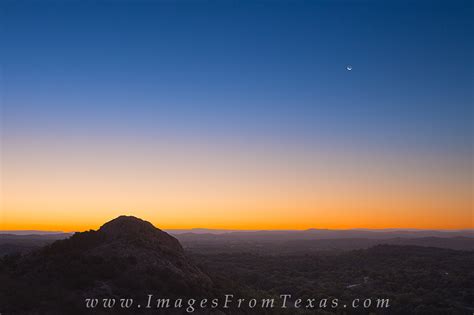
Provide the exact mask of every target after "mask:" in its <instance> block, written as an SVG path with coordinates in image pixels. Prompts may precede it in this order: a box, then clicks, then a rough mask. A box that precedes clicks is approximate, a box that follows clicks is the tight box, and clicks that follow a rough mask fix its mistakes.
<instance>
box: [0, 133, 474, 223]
mask: <svg viewBox="0 0 474 315" xmlns="http://www.w3.org/2000/svg"><path fill="white" fill-rule="evenodd" d="M63 140H64V139H63ZM63 140H62V139H55V140H54V141H53V140H51V139H48V141H44V142H42V141H36V142H34V143H25V141H27V140H25V139H16V141H12V142H6V144H7V146H6V147H7V150H5V152H4V154H3V158H4V161H3V174H2V179H3V183H2V191H3V194H2V195H3V197H2V211H1V215H0V230H29V229H38V230H59V231H82V230H88V229H97V228H98V227H99V226H100V225H102V224H103V223H105V222H107V221H109V220H111V219H113V218H115V217H117V216H119V215H123V214H125V215H134V216H137V217H140V218H142V219H144V220H147V221H150V222H152V223H153V224H154V225H155V226H157V227H159V228H161V229H188V228H216V229H247V230H263V229H296V230H298V229H308V228H328V229H350V228H424V229H467V228H473V212H472V210H473V196H472V176H471V173H470V171H469V166H470V162H469V161H458V160H451V159H450V158H446V157H443V158H440V157H436V156H431V155H428V154H426V155H422V154H421V153H419V152H418V153H416V154H414V153H411V152H405V153H400V154H399V155H397V156H393V155H389V154H381V153H380V152H379V153H378V155H374V154H373V153H367V152H362V151H357V150H354V149H351V150H349V148H347V150H346V151H341V150H335V149H334V148H332V147H330V146H325V145H323V144H321V146H319V148H318V150H315V149H311V150H310V149H307V148H299V147H296V146H294V147H291V150H288V149H287V147H283V146H282V147H278V146H274V147H271V148H262V147H259V146H247V147H245V146H243V145H240V146H238V145H234V146H230V145H227V144H222V143H216V144H203V143H199V145H197V144H195V145H191V144H189V143H184V144H183V143H180V142H179V141H177V140H175V141H170V142H167V143H159V142H158V143H155V146H154V147H150V146H147V145H144V144H139V143H133V142H127V145H124V144H123V142H122V143H120V144H119V143H114V142H113V141H108V142H100V141H97V142H95V143H94V142H92V143H87V142H81V141H79V140H78V141H74V142H73V143H74V145H70V144H68V143H66V142H65V141H64V142H63ZM71 143H72V142H71ZM101 143H107V145H105V146H104V145H101ZM170 143H173V145H171V144H170ZM57 148H61V150H59V149H57ZM157 148H160V149H157ZM84 152H88V153H87V154H86V153H84Z"/></svg>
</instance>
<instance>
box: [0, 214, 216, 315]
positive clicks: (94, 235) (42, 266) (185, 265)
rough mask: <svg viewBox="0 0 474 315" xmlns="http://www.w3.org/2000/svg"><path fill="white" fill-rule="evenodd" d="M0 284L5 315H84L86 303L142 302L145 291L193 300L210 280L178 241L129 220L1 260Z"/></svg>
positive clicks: (208, 289)
mask: <svg viewBox="0 0 474 315" xmlns="http://www.w3.org/2000/svg"><path fill="white" fill-rule="evenodd" d="M0 282H1V283H2V286H1V288H0V301H1V302H2V305H1V308H2V309H1V311H2V312H4V313H5V314H84V313H86V312H88V310H86V309H85V306H84V305H85V303H84V299H86V298H101V297H135V298H137V299H143V298H144V293H145V294H146V293H147V292H149V293H150V294H154V295H160V294H161V295H163V296H166V297H170V298H173V297H187V296H189V297H194V298H195V297H199V296H206V297H209V296H212V294H213V292H214V291H213V290H214V288H213V283H212V280H211V279H210V278H209V277H208V276H207V275H206V274H204V273H203V272H202V271H201V270H200V269H199V268H197V267H196V266H195V265H194V264H193V263H192V262H191V261H190V260H189V259H188V258H187V257H186V255H185V254H184V251H183V248H182V247H181V245H180V243H179V241H178V240H177V239H175V238H174V237H172V236H170V235H169V234H167V233H165V232H163V231H161V230H160V229H158V228H156V227H154V226H153V225H152V224H151V223H149V222H147V221H143V220H141V219H138V218H135V217H131V216H120V217H118V218H116V219H114V220H112V221H110V222H107V223H105V224H104V225H103V226H102V227H100V229H98V230H97V231H95V230H91V231H87V232H80V233H75V234H74V235H73V236H71V237H70V238H68V239H65V240H59V241H56V242H54V243H52V244H51V245H49V246H46V247H44V248H42V249H41V250H38V251H35V252H32V253H29V254H27V255H24V256H19V255H18V256H7V257H5V258H3V261H2V263H1V264H0ZM93 313H94V314H97V312H93ZM114 313H119V311H116V310H114ZM155 313H156V310H155Z"/></svg>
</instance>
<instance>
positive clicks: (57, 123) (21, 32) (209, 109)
mask: <svg viewBox="0 0 474 315" xmlns="http://www.w3.org/2000/svg"><path fill="white" fill-rule="evenodd" d="M473 21H474V4H473V2H472V1H457V0H454V1H403V0H402V1H399V0H397V1H392V0H387V1H357V0H352V1H340V0H336V1H303V0H296V1H269V0H265V1H263V0H261V1H230V0H229V1H226V0H225V1H204V0H202V1H201V0H192V1H191V0H189V1H184V0H183V1H171V0H168V1H165V0H163V1H158V0H157V1H151V0H148V1H145V0H139V1H126V0H123V1H118V0H117V1H114V0H97V1H75V0H67V1H51V0H46V1H34V0H32V1H23V0H18V1H12V0H7V1H2V2H1V4H0V23H1V38H2V39H1V46H0V60H1V68H0V93H1V94H0V96H1V99H0V102H1V103H0V104H1V106H2V108H1V114H2V117H1V137H2V138H1V139H2V140H1V166H2V167H1V171H2V172H1V214H0V229H3V230H8V229H44V230H63V231H78V230H86V229H90V228H97V227H98V226H100V225H101V224H102V223H104V222H106V221H108V220H110V219H112V218H114V217H116V216H118V215H121V214H128V215H135V216H138V217H141V218H143V219H146V220H149V221H151V222H152V223H154V224H155V225H156V226H158V227H160V228H168V229H169V228H193V227H203V228H228V229H306V228H335V229H345V228H401V227H405V228H427V229H431V228H436V229H461V228H473V227H474V222H473V209H474V206H473V203H474V199H473V198H474V197H473V177H474V175H473V153H474V149H473V145H474V139H473V134H474V130H473V129H474V127H473V121H474V110H473V87H474V79H473V73H474V60H473V59H474V57H473V56H474V41H473V38H474V25H473ZM349 65H350V66H352V70H351V71H349V70H347V67H348V66H349Z"/></svg>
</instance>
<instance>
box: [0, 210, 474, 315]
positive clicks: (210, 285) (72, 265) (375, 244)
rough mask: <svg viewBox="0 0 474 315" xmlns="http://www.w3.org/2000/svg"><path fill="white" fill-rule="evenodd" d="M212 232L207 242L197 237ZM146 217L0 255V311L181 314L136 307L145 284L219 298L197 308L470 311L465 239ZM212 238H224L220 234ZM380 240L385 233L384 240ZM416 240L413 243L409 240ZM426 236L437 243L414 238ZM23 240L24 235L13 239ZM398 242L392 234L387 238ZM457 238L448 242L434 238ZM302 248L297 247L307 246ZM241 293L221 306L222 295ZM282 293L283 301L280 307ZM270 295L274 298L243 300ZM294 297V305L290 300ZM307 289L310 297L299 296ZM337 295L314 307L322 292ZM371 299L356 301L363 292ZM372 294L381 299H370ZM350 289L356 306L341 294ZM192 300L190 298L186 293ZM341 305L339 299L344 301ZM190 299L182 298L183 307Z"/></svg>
mask: <svg viewBox="0 0 474 315" xmlns="http://www.w3.org/2000/svg"><path fill="white" fill-rule="evenodd" d="M203 237H204V238H210V240H208V241H207V242H206V241H205V240H204V239H202V238H203ZM178 238H179V239H181V243H183V244H184V249H183V247H182V246H181V244H180V242H179V241H178V240H177V239H176V238H174V237H172V236H170V235H169V234H167V233H165V232H163V231H161V230H159V229H156V228H155V227H153V226H152V225H151V224H150V223H148V222H146V221H142V220H140V219H137V218H133V217H124V216H122V217H119V218H117V219H115V220H112V221H110V222H108V223H106V224H104V225H103V226H102V227H101V228H100V229H99V230H97V231H89V232H83V233H76V234H75V235H73V236H72V237H70V238H68V239H64V240H59V241H55V242H53V243H51V242H52V240H50V241H48V242H46V244H49V245H46V246H44V247H40V246H43V245H44V243H42V242H43V241H44V238H42V241H41V242H40V244H38V246H37V247H35V246H31V247H28V249H29V250H28V251H26V250H24V248H22V249H20V250H16V248H15V246H11V245H10V247H8V249H9V254H7V255H5V253H4V255H3V257H2V258H0V284H1V286H0V313H2V314H52V315H55V314H135V313H136V314H186V313H187V312H186V308H185V307H184V308H181V309H173V308H168V309H164V308H160V309H156V308H148V309H147V308H146V307H141V308H140V307H138V306H137V303H138V302H140V303H141V305H143V306H145V305H146V304H147V296H148V294H153V296H154V297H155V296H156V297H158V296H160V297H167V298H170V299H172V300H173V299H179V298H183V299H190V298H191V299H198V300H199V299H209V300H210V299H213V298H219V299H220V302H219V305H218V306H217V307H215V308H211V307H209V306H208V307H206V308H199V307H196V308H194V309H193V312H194V313H195V314H472V313H473V312H474V304H473V301H474V293H473V283H474V270H473V268H472V266H474V251H472V250H469V248H472V247H471V246H472V239H471V238H465V237H460V236H455V237H454V238H446V239H444V238H438V237H434V238H433V237H432V236H427V237H422V238H417V240H416V241H413V240H411V239H409V238H399V237H397V238H388V239H387V240H385V241H380V240H373V239H365V238H364V239H359V238H357V239H337V240H331V239H327V240H319V241H318V240H308V239H306V240H298V239H292V240H287V241H285V240H281V239H278V240H269V239H263V240H262V239H261V238H260V239H254V240H252V239H249V238H248V237H245V238H244V239H243V240H240V241H239V240H236V239H232V240H229V239H226V238H225V237H224V238H219V237H215V236H212V237H209V236H200V238H201V239H199V238H198V240H194V241H193V239H192V238H191V237H190V236H189V235H185V236H184V237H179V236H178ZM219 240H222V241H219ZM384 242H385V243H386V244H383V243H384ZM412 242H415V245H416V246H415V245H410V244H411V243H412ZM420 242H421V245H423V244H427V245H430V244H434V245H435V246H438V247H428V246H419V245H420V244H419V243H420ZM22 244H23V245H24V244H25V243H22ZM395 244H396V245H395ZM450 246H452V247H454V248H461V249H463V250H459V249H451V248H442V247H450ZM305 248H306V249H307V250H305ZM226 294H232V295H233V299H234V300H236V299H237V298H242V299H245V301H247V302H244V303H243V306H242V307H241V308H237V307H236V305H235V304H232V305H231V306H230V307H229V308H225V307H223V305H222V300H223V297H224V296H225V295H226ZM281 295H287V296H291V297H289V298H288V301H289V305H290V306H289V307H288V308H286V309H282V308H280V307H279V306H280V304H279V302H281V300H278V298H279V296H281ZM87 298H98V299H99V300H100V301H102V299H104V298H105V299H110V298H115V299H117V300H120V298H133V299H134V301H135V304H134V305H133V307H132V308H130V309H123V308H120V307H113V308H112V309H104V308H100V307H97V308H94V309H87V308H86V303H85V299H87ZM252 298H255V299H259V300H258V301H260V300H261V299H269V298H274V299H275V300H276V304H275V307H274V308H258V307H257V308H254V309H252V308H250V307H249V306H248V301H250V300H251V299H252ZM297 299H302V301H303V303H302V307H300V308H295V307H294V306H293V305H294V302H295V301H296V300H297ZM308 299H309V300H311V299H314V304H315V307H314V308H306V306H308V305H307V304H306V303H305V302H306V301H307V300H308ZM334 299H337V300H338V307H336V308H332V307H331V302H329V303H328V305H327V306H326V307H322V308H319V307H318V305H319V303H320V302H321V301H325V300H327V301H333V300H334ZM366 299H371V300H372V302H373V303H372V305H371V306H370V307H368V308H363V307H361V306H360V305H362V301H365V300H366ZM376 299H389V307H388V308H377V307H376V306H375V300H376ZM354 300H358V301H359V302H360V303H359V304H360V305H359V307H358V308H351V307H350V306H351V303H353V301H354ZM196 305H197V304H196ZM343 305H346V306H348V307H347V308H345V307H343ZM189 310H190V309H188V311H189Z"/></svg>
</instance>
